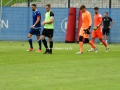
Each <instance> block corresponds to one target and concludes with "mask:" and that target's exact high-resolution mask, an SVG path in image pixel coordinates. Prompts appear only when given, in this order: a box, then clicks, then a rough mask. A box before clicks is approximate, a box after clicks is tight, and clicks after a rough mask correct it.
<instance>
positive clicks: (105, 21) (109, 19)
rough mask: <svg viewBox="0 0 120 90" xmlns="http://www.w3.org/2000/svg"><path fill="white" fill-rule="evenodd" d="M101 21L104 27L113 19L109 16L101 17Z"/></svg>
mask: <svg viewBox="0 0 120 90" xmlns="http://www.w3.org/2000/svg"><path fill="white" fill-rule="evenodd" d="M102 21H103V26H104V28H108V27H109V26H110V22H112V21H113V20H112V18H111V17H103V18H102Z"/></svg>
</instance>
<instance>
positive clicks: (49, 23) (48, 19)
mask: <svg viewBox="0 0 120 90" xmlns="http://www.w3.org/2000/svg"><path fill="white" fill-rule="evenodd" d="M42 25H44V29H43V32H42V42H43V44H44V46H45V48H46V51H45V52H44V53H43V54H52V48H53V40H52V37H53V32H54V13H53V12H52V11H51V5H50V4H47V5H46V14H45V20H44V21H43V22H42ZM45 37H48V39H49V45H50V46H49V48H48V45H47V41H46V39H45Z"/></svg>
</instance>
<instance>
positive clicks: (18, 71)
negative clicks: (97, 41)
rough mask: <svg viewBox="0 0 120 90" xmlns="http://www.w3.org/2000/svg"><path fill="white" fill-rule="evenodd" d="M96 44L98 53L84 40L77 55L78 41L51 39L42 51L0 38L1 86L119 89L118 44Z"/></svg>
mask: <svg viewBox="0 0 120 90" xmlns="http://www.w3.org/2000/svg"><path fill="white" fill-rule="evenodd" d="M97 46H98V49H99V52H98V54H95V53H88V52H86V50H88V49H89V48H90V47H89V45H86V44H85V45H84V54H83V55H76V54H75V53H76V52H77V51H79V47H78V45H77V44H65V43H54V51H53V54H52V55H43V54H42V53H36V52H35V51H33V52H26V49H28V43H27V42H0V90H120V85H119V84H120V45H119V44H116V45H113V44H111V45H109V47H110V52H108V53H106V52H105V48H104V46H103V45H97ZM34 47H35V50H37V47H38V45H37V43H35V42H34ZM43 48H44V47H43ZM43 51H44V50H43Z"/></svg>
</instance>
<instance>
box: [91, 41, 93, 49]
mask: <svg viewBox="0 0 120 90" xmlns="http://www.w3.org/2000/svg"><path fill="white" fill-rule="evenodd" d="M91 42H92V43H93V44H94V40H91ZM91 48H94V46H93V45H91Z"/></svg>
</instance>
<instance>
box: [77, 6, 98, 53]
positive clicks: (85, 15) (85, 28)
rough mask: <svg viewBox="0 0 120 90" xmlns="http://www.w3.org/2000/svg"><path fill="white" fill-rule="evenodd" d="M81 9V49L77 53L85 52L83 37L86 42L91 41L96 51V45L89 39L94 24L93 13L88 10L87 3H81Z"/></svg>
mask: <svg viewBox="0 0 120 90" xmlns="http://www.w3.org/2000/svg"><path fill="white" fill-rule="evenodd" d="M80 10H81V11H82V27H81V29H80V33H79V47H80V51H79V52H77V53H76V54H83V38H84V42H86V43H89V44H90V45H91V46H92V47H93V49H94V50H95V52H97V49H96V47H95V45H94V44H93V43H92V41H89V34H90V28H91V25H92V17H91V14H90V12H89V11H87V10H86V7H85V5H81V6H80Z"/></svg>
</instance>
